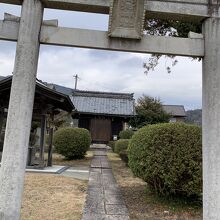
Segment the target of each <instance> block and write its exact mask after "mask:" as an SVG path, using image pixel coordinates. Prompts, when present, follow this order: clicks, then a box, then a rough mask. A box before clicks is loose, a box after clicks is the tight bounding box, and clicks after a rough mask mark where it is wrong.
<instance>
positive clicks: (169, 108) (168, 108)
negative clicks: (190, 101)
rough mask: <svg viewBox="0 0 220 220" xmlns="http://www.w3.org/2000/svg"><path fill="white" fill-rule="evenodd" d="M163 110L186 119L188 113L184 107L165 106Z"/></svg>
mask: <svg viewBox="0 0 220 220" xmlns="http://www.w3.org/2000/svg"><path fill="white" fill-rule="evenodd" d="M163 109H164V111H165V112H166V113H168V114H171V115H172V116H179V117H186V111H185V108H184V106H183V105H163Z"/></svg>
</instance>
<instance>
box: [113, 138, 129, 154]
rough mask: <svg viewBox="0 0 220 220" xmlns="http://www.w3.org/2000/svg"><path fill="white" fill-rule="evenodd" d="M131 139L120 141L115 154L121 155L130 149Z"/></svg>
mask: <svg viewBox="0 0 220 220" xmlns="http://www.w3.org/2000/svg"><path fill="white" fill-rule="evenodd" d="M129 141H130V140H129V139H120V140H118V141H116V143H115V151H114V152H115V153H117V154H119V153H120V152H121V151H124V150H127V149H128V144H129Z"/></svg>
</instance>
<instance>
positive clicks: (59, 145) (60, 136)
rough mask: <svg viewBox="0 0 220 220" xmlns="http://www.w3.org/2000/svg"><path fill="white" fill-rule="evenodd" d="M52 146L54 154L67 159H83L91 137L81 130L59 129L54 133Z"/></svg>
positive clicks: (87, 132) (86, 131)
mask: <svg viewBox="0 0 220 220" xmlns="http://www.w3.org/2000/svg"><path fill="white" fill-rule="evenodd" d="M53 144H54V146H55V150H56V152H57V153H59V154H62V155H63V156H65V157H66V158H67V159H78V158H83V157H84V156H85V154H86V151H87V150H88V149H89V146H90V144H91V135H90V133H89V131H88V130H86V129H83V128H61V129H59V130H58V131H56V132H55V134H54V139H53Z"/></svg>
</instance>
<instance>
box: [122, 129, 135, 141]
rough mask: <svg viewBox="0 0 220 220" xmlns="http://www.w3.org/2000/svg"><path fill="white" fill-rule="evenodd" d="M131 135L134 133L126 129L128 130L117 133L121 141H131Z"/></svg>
mask: <svg viewBox="0 0 220 220" xmlns="http://www.w3.org/2000/svg"><path fill="white" fill-rule="evenodd" d="M133 134H134V131H132V130H130V129H128V130H124V131H121V132H120V133H119V137H120V138H121V139H131V138H132V136H133Z"/></svg>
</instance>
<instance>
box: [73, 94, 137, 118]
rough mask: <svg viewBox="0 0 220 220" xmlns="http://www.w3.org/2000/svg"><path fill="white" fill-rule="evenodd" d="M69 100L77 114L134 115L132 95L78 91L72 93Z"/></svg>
mask: <svg viewBox="0 0 220 220" xmlns="http://www.w3.org/2000/svg"><path fill="white" fill-rule="evenodd" d="M71 99H72V102H73V104H74V106H75V108H76V109H77V111H78V112H79V113H88V114H105V115H118V116H133V115H134V98H133V94H127V93H108V92H94V91H80V90H78V91H75V92H74V93H73V96H72V97H71Z"/></svg>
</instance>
